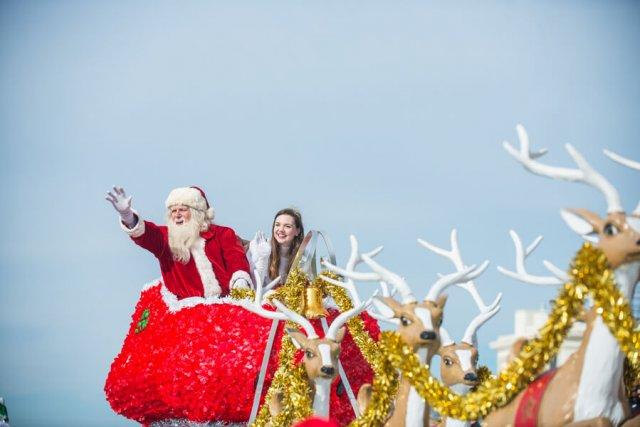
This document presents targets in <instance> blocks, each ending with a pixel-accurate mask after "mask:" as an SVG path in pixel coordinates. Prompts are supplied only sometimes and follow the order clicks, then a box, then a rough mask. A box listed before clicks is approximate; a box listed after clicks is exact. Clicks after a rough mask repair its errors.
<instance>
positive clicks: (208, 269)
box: [191, 237, 222, 298]
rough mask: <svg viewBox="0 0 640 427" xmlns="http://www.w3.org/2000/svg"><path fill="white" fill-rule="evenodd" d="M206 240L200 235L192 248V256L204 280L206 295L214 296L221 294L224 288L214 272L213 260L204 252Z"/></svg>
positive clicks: (206, 296)
mask: <svg viewBox="0 0 640 427" xmlns="http://www.w3.org/2000/svg"><path fill="white" fill-rule="evenodd" d="M205 243H206V241H205V240H204V239H203V238H202V237H198V240H196V243H195V245H193V248H191V256H193V261H194V262H195V263H196V268H197V269H198V273H200V279H201V280H202V286H203V287H204V297H205V298H208V297H213V296H218V295H220V292H222V289H220V284H219V283H218V279H216V275H215V273H214V272H213V266H212V265H211V261H209V258H207V254H205V253H204V245H205Z"/></svg>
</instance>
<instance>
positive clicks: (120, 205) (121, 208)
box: [105, 186, 136, 228]
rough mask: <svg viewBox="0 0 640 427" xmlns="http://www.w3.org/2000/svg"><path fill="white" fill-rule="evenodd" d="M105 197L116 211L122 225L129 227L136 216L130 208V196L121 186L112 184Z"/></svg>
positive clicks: (132, 224) (133, 223) (133, 222)
mask: <svg viewBox="0 0 640 427" xmlns="http://www.w3.org/2000/svg"><path fill="white" fill-rule="evenodd" d="M105 199H106V200H107V201H108V202H110V203H111V204H112V205H113V208H114V209H115V210H116V211H118V213H119V214H120V218H121V219H122V222H123V223H124V225H126V226H127V227H129V228H131V227H133V226H134V225H135V222H136V217H135V216H134V214H133V210H132V209H131V196H129V197H127V195H126V194H125V192H124V189H123V188H122V187H116V186H114V187H113V191H109V192H107V197H105Z"/></svg>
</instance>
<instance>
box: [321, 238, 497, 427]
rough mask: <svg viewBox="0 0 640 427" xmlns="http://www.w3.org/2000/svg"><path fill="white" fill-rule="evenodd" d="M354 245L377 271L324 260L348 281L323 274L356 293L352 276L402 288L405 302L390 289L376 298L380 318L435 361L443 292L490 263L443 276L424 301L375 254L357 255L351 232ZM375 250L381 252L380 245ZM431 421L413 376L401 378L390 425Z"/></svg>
mask: <svg viewBox="0 0 640 427" xmlns="http://www.w3.org/2000/svg"><path fill="white" fill-rule="evenodd" d="M351 246H352V256H351V257H350V259H354V260H356V259H357V260H358V261H363V262H364V263H365V264H367V266H369V268H371V270H373V272H369V273H361V272H356V271H354V268H355V265H356V261H354V262H353V263H351V264H349V265H348V266H347V268H345V269H343V268H340V267H337V266H335V265H332V264H330V263H328V262H324V263H323V264H324V266H325V267H326V268H327V269H329V270H330V271H333V272H335V273H337V274H340V275H341V276H343V277H344V278H345V282H338V281H335V280H332V279H331V278H328V277H323V278H324V279H325V280H327V281H328V282H330V283H333V284H336V285H338V286H343V287H346V288H347V289H353V291H352V294H357V292H355V286H353V282H352V280H361V281H376V282H382V283H384V284H389V285H392V286H393V287H394V288H395V289H396V290H397V291H398V292H399V294H400V296H401V298H402V302H398V301H396V300H395V299H394V298H392V297H391V295H390V294H389V293H387V294H386V295H384V296H383V297H382V298H377V302H376V300H374V303H375V304H376V308H377V309H378V310H379V311H380V313H381V316H377V318H378V319H384V320H385V321H387V322H390V323H393V324H394V325H396V326H397V328H398V329H397V332H398V333H399V334H400V335H401V336H402V339H403V340H404V341H405V343H407V344H408V345H410V346H411V347H413V349H414V351H415V352H416V353H417V354H418V357H419V358H420V360H421V362H422V363H431V359H432V358H433V356H434V355H435V354H436V352H437V351H438V348H439V347H440V336H439V330H440V325H441V324H442V316H443V310H444V305H445V303H446V296H445V295H441V293H442V292H443V291H444V290H445V289H446V288H447V287H448V286H451V285H454V284H457V283H463V282H467V281H469V280H472V279H473V278H475V277H477V276H478V275H480V274H481V273H482V272H483V271H484V270H485V269H486V267H487V265H488V263H487V262H484V263H483V264H482V265H481V266H480V267H477V268H476V266H475V265H472V266H470V267H466V268H464V269H462V271H458V272H456V273H452V274H449V275H446V276H443V277H441V278H440V279H438V281H436V282H435V283H434V284H433V285H432V286H431V288H430V289H429V292H428V294H427V296H426V297H425V299H424V300H423V301H422V302H418V300H417V299H416V298H415V297H414V296H413V292H412V291H411V288H410V287H409V285H408V284H407V282H405V280H404V279H403V278H401V277H400V276H398V275H397V274H395V273H393V272H391V271H389V270H387V269H385V268H384V267H382V266H381V265H379V264H378V263H376V262H375V261H373V260H372V259H371V256H369V255H367V254H361V255H354V252H356V253H357V241H356V239H355V237H353V236H351ZM354 248H355V249H354ZM374 252H375V253H377V252H379V249H377V250H376V251H374ZM383 286H385V285H383ZM366 393H367V390H366V389H365V390H364V391H363V390H361V392H360V393H359V398H362V399H359V400H363V401H364V400H365V399H364V397H366V396H363V394H366ZM362 403H365V402H362ZM365 404H366V403H365ZM428 425H429V408H428V406H427V405H426V404H425V402H424V400H422V398H420V396H419V395H418V393H417V392H416V390H415V389H414V388H413V387H411V384H410V383H409V380H407V379H406V378H401V379H400V386H399V389H398V396H397V397H396V402H395V409H394V411H393V414H392V415H391V417H390V418H389V420H388V421H387V426H390V427H399V426H408V427H414V426H420V427H422V426H428Z"/></svg>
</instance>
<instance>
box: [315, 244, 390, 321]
mask: <svg viewBox="0 0 640 427" xmlns="http://www.w3.org/2000/svg"><path fill="white" fill-rule="evenodd" d="M349 241H350V242H351V254H350V255H349V260H348V261H347V265H346V268H345V270H341V271H345V272H350V273H353V272H355V268H356V266H357V265H358V264H360V263H362V257H361V255H360V253H359V252H358V240H357V239H356V237H355V236H354V235H350V236H349ZM381 251H382V246H378V247H377V248H375V249H374V250H372V251H370V252H367V253H366V254H365V255H367V256H369V257H374V256H376V255H378V254H379V253H380V252H381ZM322 265H324V266H325V267H327V268H328V269H329V270H332V269H337V268H338V267H336V266H334V265H333V264H330V263H329V262H328V261H322ZM332 271H333V270H332ZM342 276H343V277H344V279H345V280H344V281H340V280H335V279H332V278H331V277H328V276H324V275H320V277H321V278H322V280H324V281H326V282H328V283H331V284H332V285H336V286H339V287H341V288H343V289H345V290H346V291H347V292H349V294H350V295H351V300H352V301H353V305H354V307H357V306H359V305H360V304H361V303H362V300H361V299H360V294H359V293H358V290H357V289H356V286H355V284H354V283H353V279H352V277H351V276H349V275H347V274H343V275H342ZM381 285H382V295H383V296H390V293H389V288H388V286H387V284H386V283H384V282H382V283H381ZM374 296H377V291H376V293H374ZM373 304H374V305H375V306H376V308H377V309H378V311H380V312H381V313H382V314H378V313H376V312H374V311H367V312H368V313H369V315H370V316H371V317H373V318H374V319H376V320H379V321H382V322H387V323H391V324H393V325H396V324H397V323H399V322H400V321H399V320H398V319H394V318H392V316H393V312H391V313H389V312H388V311H389V310H388V308H387V307H386V306H385V305H384V304H381V303H380V302H379V301H378V300H377V299H374V300H373ZM385 313H386V315H385Z"/></svg>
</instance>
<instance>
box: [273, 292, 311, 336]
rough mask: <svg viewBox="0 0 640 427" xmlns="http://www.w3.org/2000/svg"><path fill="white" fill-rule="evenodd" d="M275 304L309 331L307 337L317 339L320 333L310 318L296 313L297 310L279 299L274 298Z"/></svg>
mask: <svg viewBox="0 0 640 427" xmlns="http://www.w3.org/2000/svg"><path fill="white" fill-rule="evenodd" d="M273 304H274V305H275V306H276V307H277V308H278V310H280V311H281V312H282V314H284V315H285V316H286V318H287V319H288V320H291V321H292V322H295V323H297V324H298V325H300V326H302V328H303V329H304V331H305V332H306V333H307V338H309V339H317V338H318V334H316V330H315V329H314V327H313V325H312V324H311V322H309V320H308V319H307V318H306V317H304V316H303V315H301V314H298V313H296V312H295V311H293V310H291V309H289V308H288V307H287V306H286V305H284V304H283V303H281V302H280V301H278V300H277V299H274V300H273Z"/></svg>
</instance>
